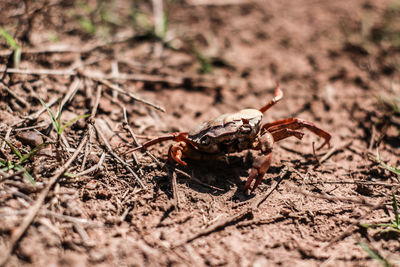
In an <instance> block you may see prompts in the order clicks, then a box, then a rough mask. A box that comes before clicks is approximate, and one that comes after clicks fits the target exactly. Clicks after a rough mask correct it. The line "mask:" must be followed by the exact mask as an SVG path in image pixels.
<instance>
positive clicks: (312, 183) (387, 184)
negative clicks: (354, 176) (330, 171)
mask: <svg viewBox="0 0 400 267" xmlns="http://www.w3.org/2000/svg"><path fill="white" fill-rule="evenodd" d="M315 184H361V185H371V186H383V187H388V188H396V187H400V184H393V183H392V184H390V183H381V182H368V181H362V180H355V181H321V182H310V183H305V185H315Z"/></svg>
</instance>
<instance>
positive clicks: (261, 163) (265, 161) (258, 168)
mask: <svg viewBox="0 0 400 267" xmlns="http://www.w3.org/2000/svg"><path fill="white" fill-rule="evenodd" d="M271 162H272V152H270V153H268V154H266V155H262V156H261V157H259V158H257V159H256V160H255V161H254V162H253V167H252V169H251V171H250V175H249V178H248V179H247V181H246V185H245V186H244V188H243V191H247V189H249V187H250V185H251V182H252V181H253V180H254V179H255V178H256V181H255V182H254V186H253V189H251V193H253V191H254V190H255V189H256V188H257V186H258V185H259V184H260V183H261V181H262V179H263V177H264V175H265V173H266V172H267V171H268V169H269V166H270V165H271Z"/></svg>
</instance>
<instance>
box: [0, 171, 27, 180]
mask: <svg viewBox="0 0 400 267" xmlns="http://www.w3.org/2000/svg"><path fill="white" fill-rule="evenodd" d="M24 172H26V169H25V168H23V169H22V170H20V171H17V172H14V173H12V174H9V175H4V176H3V175H2V176H3V177H0V182H2V181H5V180H8V179H11V178H13V177H15V176H19V175H21V174H23V173H24ZM0 174H1V173H0Z"/></svg>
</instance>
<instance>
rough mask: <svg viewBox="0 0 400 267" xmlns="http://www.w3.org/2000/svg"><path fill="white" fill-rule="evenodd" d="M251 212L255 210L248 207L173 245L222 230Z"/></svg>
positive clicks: (182, 243) (180, 244)
mask: <svg viewBox="0 0 400 267" xmlns="http://www.w3.org/2000/svg"><path fill="white" fill-rule="evenodd" d="M251 214H253V210H252V209H251V208H247V209H245V210H243V211H241V212H239V213H238V214H235V215H232V216H230V217H228V218H225V219H222V220H220V221H219V222H216V223H214V224H213V225H210V226H209V227H207V228H206V229H203V230H201V231H199V232H198V233H196V234H194V235H192V236H191V237H189V238H187V239H185V240H183V241H181V242H179V243H177V244H176V245H175V246H173V248H176V247H180V246H182V245H184V244H186V243H190V242H192V241H193V240H195V239H197V238H199V237H202V236H206V235H209V234H211V233H213V232H216V231H218V230H222V229H224V228H225V227H227V226H229V225H231V224H234V223H236V222H239V221H241V220H243V219H244V218H246V217H247V216H248V215H251Z"/></svg>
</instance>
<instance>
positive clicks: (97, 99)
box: [90, 85, 103, 119]
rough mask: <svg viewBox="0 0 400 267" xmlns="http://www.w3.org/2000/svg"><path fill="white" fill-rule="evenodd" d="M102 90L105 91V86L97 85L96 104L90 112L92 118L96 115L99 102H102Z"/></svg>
mask: <svg viewBox="0 0 400 267" xmlns="http://www.w3.org/2000/svg"><path fill="white" fill-rule="evenodd" d="M102 91H103V86H101V85H99V86H97V91H96V99H95V101H94V105H93V107H92V112H91V113H90V117H91V118H92V119H94V117H95V116H96V113H97V108H98V106H99V103H100V98H101V93H102Z"/></svg>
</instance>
